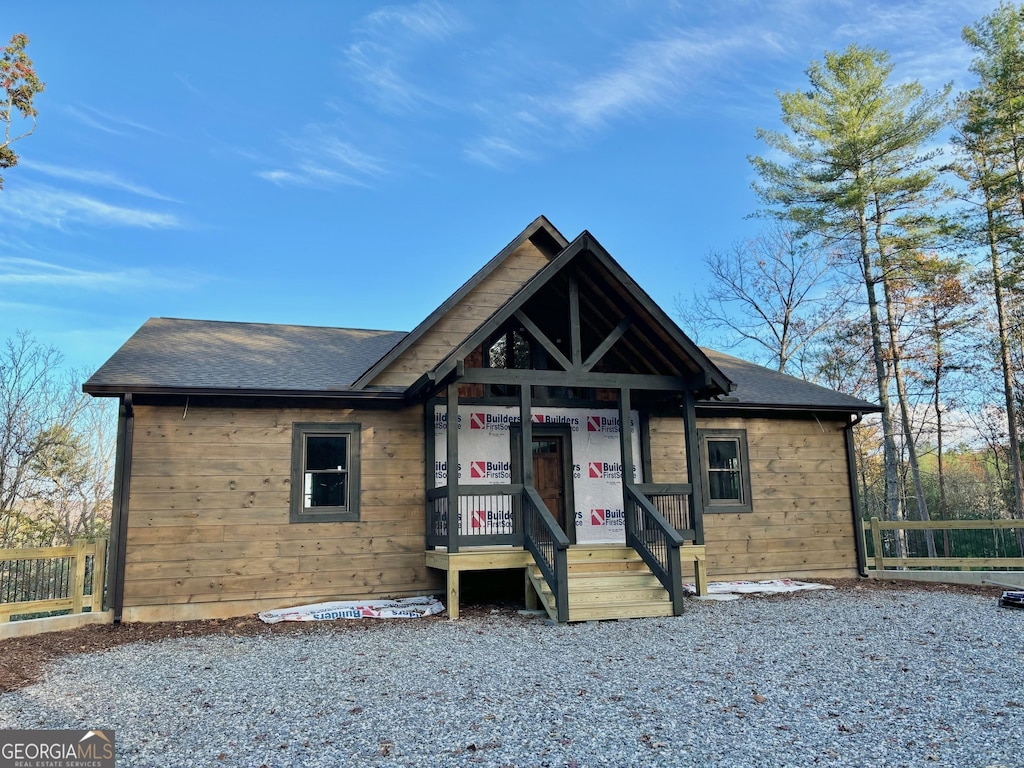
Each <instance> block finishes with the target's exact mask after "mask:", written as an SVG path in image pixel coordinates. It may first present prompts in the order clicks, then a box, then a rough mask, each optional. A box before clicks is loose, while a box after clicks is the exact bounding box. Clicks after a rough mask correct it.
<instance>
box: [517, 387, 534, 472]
mask: <svg viewBox="0 0 1024 768" xmlns="http://www.w3.org/2000/svg"><path fill="white" fill-rule="evenodd" d="M532 390H533V387H531V386H530V385H529V384H521V385H520V386H519V423H520V428H521V430H522V435H523V439H522V443H521V445H520V454H521V455H520V457H519V458H520V461H521V462H522V467H523V485H533V418H532V412H531V405H532V402H531V401H532V399H533V392H532Z"/></svg>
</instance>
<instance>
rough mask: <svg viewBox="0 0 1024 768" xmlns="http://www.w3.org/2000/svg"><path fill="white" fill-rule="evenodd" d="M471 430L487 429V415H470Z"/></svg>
mask: <svg viewBox="0 0 1024 768" xmlns="http://www.w3.org/2000/svg"><path fill="white" fill-rule="evenodd" d="M469 428H470V429H487V415H486V414H483V413H471V414H469Z"/></svg>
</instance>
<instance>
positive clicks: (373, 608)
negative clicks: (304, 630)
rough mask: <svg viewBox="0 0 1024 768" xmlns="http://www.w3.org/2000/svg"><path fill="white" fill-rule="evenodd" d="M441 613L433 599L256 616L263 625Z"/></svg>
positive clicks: (349, 603) (340, 603) (337, 604)
mask: <svg viewBox="0 0 1024 768" xmlns="http://www.w3.org/2000/svg"><path fill="white" fill-rule="evenodd" d="M443 610H444V605H443V604H442V603H441V601H440V600H438V599H437V598H436V597H403V598H401V599H398V600H336V601H334V602H332V603H316V604H314V605H299V606H296V607H294V608H278V609H277V610H273V611H263V612H262V613H260V615H259V616H260V618H261V619H262V620H263V621H264V622H266V623H267V624H277V623H278V622H279V621H333V620H334V619H418V618H421V617H423V616H431V615H433V614H435V613H441V611H443Z"/></svg>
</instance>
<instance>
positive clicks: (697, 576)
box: [683, 390, 708, 597]
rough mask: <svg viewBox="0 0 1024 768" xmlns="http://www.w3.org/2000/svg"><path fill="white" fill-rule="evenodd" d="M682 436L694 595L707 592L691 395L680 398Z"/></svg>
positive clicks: (699, 458)
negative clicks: (695, 589)
mask: <svg viewBox="0 0 1024 768" xmlns="http://www.w3.org/2000/svg"><path fill="white" fill-rule="evenodd" d="M683 409H684V410H683V422H684V424H683V426H684V430H683V437H684V441H685V444H686V465H687V469H688V470H689V475H690V487H691V491H690V518H691V522H692V524H693V538H694V542H693V543H694V545H695V546H696V547H700V549H699V551H698V552H696V553H695V554H694V559H693V581H694V586H695V587H696V588H697V594H698V595H700V596H701V597H703V596H704V595H706V594H707V593H708V565H707V560H706V559H705V555H704V458H703V456H701V452H700V440H698V439H697V409H696V407H695V406H694V401H693V392H691V391H689V390H687V392H686V394H685V395H683Z"/></svg>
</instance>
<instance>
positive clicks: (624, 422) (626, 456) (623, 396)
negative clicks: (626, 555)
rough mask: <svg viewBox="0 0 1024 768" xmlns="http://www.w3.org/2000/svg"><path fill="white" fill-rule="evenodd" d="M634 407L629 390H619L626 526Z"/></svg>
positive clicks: (630, 476)
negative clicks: (631, 416)
mask: <svg viewBox="0 0 1024 768" xmlns="http://www.w3.org/2000/svg"><path fill="white" fill-rule="evenodd" d="M630 410H632V405H631V403H630V399H629V388H628V387H623V388H622V389H620V390H619V453H620V454H621V457H620V462H621V463H622V511H623V514H625V518H626V524H627V525H629V519H630V516H629V513H628V512H627V511H626V510H628V509H629V496H628V495H627V493H626V486H627V485H633V484H634V483H633V435H632V434H631V433H630V429H629V412H630Z"/></svg>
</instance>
